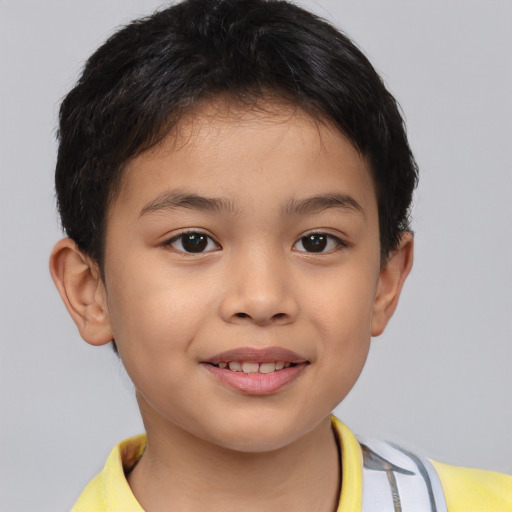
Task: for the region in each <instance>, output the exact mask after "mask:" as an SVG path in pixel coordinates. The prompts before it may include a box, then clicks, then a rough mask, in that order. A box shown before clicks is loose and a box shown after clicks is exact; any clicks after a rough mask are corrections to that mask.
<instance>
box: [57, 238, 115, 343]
mask: <svg viewBox="0 0 512 512" xmlns="http://www.w3.org/2000/svg"><path fill="white" fill-rule="evenodd" d="M50 274H51V276H52V278H53V282H54V283H55V286H56V287H57V290H58V291H59V294H60V296H61V299H62V301H63V302H64V305H65V306H66V309H67V310H68V312H69V314H70V315H71V318H73V320H74V322H75V324H76V326H77V327H78V330H79V331H80V335H81V336H82V338H83V339H84V340H85V341H87V343H90V344H91V345H105V344H106V343H108V342H109V341H112V339H113V337H114V336H113V334H112V329H111V327H110V319H109V315H108V307H107V295H106V291H105V286H104V284H103V280H102V279H101V276H100V272H99V268H98V265H97V264H96V263H94V262H93V261H92V260H91V259H90V258H89V257H88V256H86V255H84V254H83V253H82V252H81V251H80V250H79V249H78V247H77V245H76V244H75V242H73V240H71V239H70V238H64V239H62V240H61V241H60V242H57V244H56V245H55V247H54V248H53V251H52V254H51V256H50Z"/></svg>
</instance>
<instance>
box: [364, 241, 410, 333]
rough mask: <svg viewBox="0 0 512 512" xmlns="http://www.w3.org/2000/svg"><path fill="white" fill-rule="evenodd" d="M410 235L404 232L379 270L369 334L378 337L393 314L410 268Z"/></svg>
mask: <svg viewBox="0 0 512 512" xmlns="http://www.w3.org/2000/svg"><path fill="white" fill-rule="evenodd" d="M413 249H414V238H413V235H412V233H409V232H404V233H403V234H402V239H401V241H400V245H399V246H398V249H396V250H395V251H394V252H393V254H391V256H390V257H389V259H388V261H387V262H386V264H385V266H384V267H383V268H382V269H381V271H380V275H379V282H378V285H377V295H376V297H375V303H374V306H373V316H372V325H371V333H372V336H379V335H380V334H382V332H383V331H384V329H385V327H386V325H387V323H388V322H389V320H390V318H391V317H392V316H393V313H394V312H395V309H396V306H397V305H398V299H399V298H400V293H401V292H402V287H403V285H404V282H405V279H406V278H407V276H408V275H409V272H410V271H411V268H412V262H413V253H414V250H413Z"/></svg>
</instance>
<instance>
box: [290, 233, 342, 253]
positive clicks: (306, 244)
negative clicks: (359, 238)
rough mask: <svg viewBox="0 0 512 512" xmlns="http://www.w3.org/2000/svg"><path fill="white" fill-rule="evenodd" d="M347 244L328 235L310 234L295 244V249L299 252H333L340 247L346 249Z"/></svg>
mask: <svg viewBox="0 0 512 512" xmlns="http://www.w3.org/2000/svg"><path fill="white" fill-rule="evenodd" d="M344 246H345V243H344V242H343V241H342V240H340V239H339V238H337V237H335V236H333V235H328V234H327V233H310V234H309V235H306V236H303V237H301V238H299V240H297V242H295V245H294V246H293V248H294V249H295V250H296V251H299V252H317V253H321V252H331V251H335V250H336V249H338V248H339V247H344Z"/></svg>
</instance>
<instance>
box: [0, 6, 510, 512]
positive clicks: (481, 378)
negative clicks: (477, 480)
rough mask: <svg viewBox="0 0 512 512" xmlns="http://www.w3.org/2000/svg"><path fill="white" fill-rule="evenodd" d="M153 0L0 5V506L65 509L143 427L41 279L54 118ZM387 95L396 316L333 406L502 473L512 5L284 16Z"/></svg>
mask: <svg viewBox="0 0 512 512" xmlns="http://www.w3.org/2000/svg"><path fill="white" fill-rule="evenodd" d="M159 5H163V4H162V2H160V1H152V0H116V1H114V0H76V1H70V0H60V1H59V0H45V1H44V2H42V1H40V0H32V1H29V0H0V88H1V89H0V102H1V103H0V173H1V174H0V194H1V197H0V213H1V217H0V218H1V233H0V251H1V261H0V272H1V274H0V286H1V294H0V300H1V302H0V306H1V328H0V336H1V352H0V357H1V359H0V364H1V367H0V369H1V374H0V377H1V383H0V384H1V386H0V398H1V404H0V414H1V423H0V425H1V433H0V434H1V435H0V440H1V441H0V442H1V447H0V450H1V451H0V453H1V457H0V464H1V474H0V489H1V496H0V506H1V508H2V510H8V511H10V512H35V511H37V512H46V511H48V512H49V511H52V512H53V511H57V510H69V509H70V508H71V506H72V503H73V502H74V500H75V499H76V497H77V496H78V494H79V493H80V491H81V490H82V488H83V487H84V486H85V484H86V483H87V482H88V481H89V480H90V479H91V478H92V477H93V475H95V474H96V473H97V472H98V471H99V470H100V468H101V467H102V465H103V463H104V461H105V459H106V456H107V454H108V453H109V451H110V449H111V448H112V447H113V445H114V444H115V443H117V442H118V441H120V440H121V439H122V438H124V437H127V436H129V435H132V434H135V433H139V432H140V431H141V430H142V425H141V421H140V419H139V413H138V410H137V407H136V404H135V399H134V392H133V388H132V385H131V383H130V381H129V379H128V377H127V376H126V375H125V374H124V371H123V369H122V367H121V364H120V363H119V361H118V360H117V358H116V357H115V356H114V355H113V353H112V351H111V350H110V348H108V347H106V348H94V347H90V346H89V345H87V344H86V343H84V342H83V341H82V340H81V339H80V338H79V336H78V334H77V331H76V329H75V327H74V325H73V324H72V322H71V320H70V319H69V318H68V315H67V313H66V311H65V309H64V307H63V305H62V304H61V301H60V298H59V297H58V295H57V293H56V291H55V289H54V287H53V284H52V282H51V279H50V277H49V274H48V270H47V267H48V263H47V261H48V255H49V253H50V250H51V248H52V245H53V243H54V242H55V241H56V240H57V239H58V238H59V237H61V236H62V233H61V230H60V227H59V222H58V219H57V215H56V212H55V201H54V192H53V183H52V181H53V170H54V165H55V153H56V142H55V130H56V126H57V112H58V106H59V102H60V100H61V99H62V97H63V96H64V94H65V93H66V92H67V91H68V90H69V89H70V87H71V86H72V85H73V84H74V82H75V80H76V79H77V76H78V73H79V71H80V69H81V68H82V65H83V63H84V61H85V59H86V58H87V57H88V56H89V55H90V53H91V52H92V51H93V50H94V49H96V47H97V46H98V45H99V44H101V43H102V42H103V41H104V40H105V38H106V37H107V36H108V35H110V34H111V33H112V32H113V30H114V27H116V26H119V25H120V24H123V23H126V22H128V21H129V20H131V19H132V18H134V17H136V16H139V15H143V14H147V13H150V12H152V11H153V10H154V9H155V8H156V7H158V6H159ZM302 5H304V6H306V7H308V8H310V9H312V10H314V11H315V12H317V13H319V14H320V15H322V16H324V17H326V18H328V19H329V20H331V21H333V22H334V23H335V24H336V25H338V26H339V27H341V28H342V29H343V30H344V31H345V32H347V33H348V34H349V35H350V36H352V37H353V38H354V39H355V41H356V42H357V43H358V45H359V46H360V47H361V48H362V49H363V50H364V51H365V52H366V54H367V55H368V56H369V57H370V60H371V61H372V62H373V64H374V65H375V67H376V68H377V70H378V71H379V72H380V73H381V74H382V76H383V77H384V79H385V81H386V83H387V85H388V87H389V88H390V90H391V91H392V92H393V93H394V94H395V95H396V97H397V98H398V100H399V102H400V103H401V106H402V108H403V111H404V113H405V117H406V120H407V124H408V130H409V136H410V141H411V145H412V148H413V150H414V152H415V155H416V158H417V161H418V163H419V166H420V170H421V183H420V187H419V189H418V191H417V194H416V199H415V210H414V229H415V232H416V259H415V267H414V270H413V273H412V275H411V276H410V278H409V281H408V283H406V287H405V291H404V293H403V296H402V299H401V303H400V305H399V308H398V311H397V313H396V315H395V317H394V319H393V320H392V322H391V324H390V325H389V328H388V330H387V331H386V333H385V334H384V335H383V336H381V337H380V338H377V339H375V340H374V341H373V346H372V350H371V352H370V357H369V360H368V364H367V367H366V368H365V370H364V372H363V375H362V376H361V379H360V380H359V382H358V384H357V385H356V387H355V388H354V390H353V391H352V393H351V394H350V395H349V397H348V398H347V399H346V400H345V402H344V403H343V404H342V405H341V406H340V407H339V408H338V409H337V410H336V412H337V414H338V415H339V416H340V417H341V418H342V420H343V421H344V422H345V423H347V424H348V425H349V426H350V427H351V428H352V429H353V430H355V431H356V432H359V433H361V434H364V435H370V436H376V437H382V438H387V439H390V440H392V441H395V442H398V443H401V444H402V445H404V446H407V447H409V448H411V449H414V450H417V451H419V452H421V453H424V454H427V455H429V456H431V457H433V458H436V459H439V460H442V461H446V462H450V463H452V464H459V465H468V466H477V467H483V468H487V469H495V470H499V471H502V472H509V473H512V407H511V396H512V371H511V363H512V340H511V332H512V236H511V235H512V232H511V231H512V230H511V221H512V200H511V196H512V172H511V169H512V94H511V91H512V65H511V62H512V31H511V30H510V27H511V26H512V3H511V2H510V1H504V0H493V1H489V0H479V1H475V0H460V1H454V0H447V1H442V2H441V1H423V2H420V1H414V0H413V1H411V0H403V1H397V0H394V1H392V0H387V1H385V2H382V1H381V0H374V1H369V0H350V1H336V0H321V1H318V2H302Z"/></svg>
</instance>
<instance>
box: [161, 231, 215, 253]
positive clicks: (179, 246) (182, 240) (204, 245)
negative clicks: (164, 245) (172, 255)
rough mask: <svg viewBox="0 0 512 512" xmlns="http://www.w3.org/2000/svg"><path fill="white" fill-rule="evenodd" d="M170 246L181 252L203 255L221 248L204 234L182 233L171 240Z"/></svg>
mask: <svg viewBox="0 0 512 512" xmlns="http://www.w3.org/2000/svg"><path fill="white" fill-rule="evenodd" d="M169 245H170V246H171V247H172V248H173V249H176V250H177V251H180V252H187V253H202V252H210V251H215V250H217V249H219V246H218V244H217V243H216V242H214V241H213V240H212V239H211V238H210V237H209V236H208V235H205V234H204V233H196V232H191V233H182V234H181V235H179V236H176V237H174V238H173V239H172V240H170V242H169Z"/></svg>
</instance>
